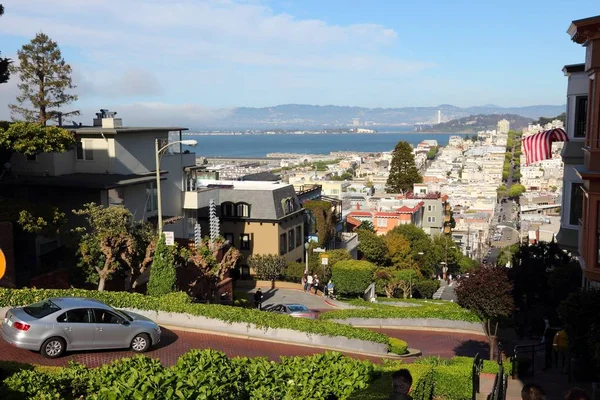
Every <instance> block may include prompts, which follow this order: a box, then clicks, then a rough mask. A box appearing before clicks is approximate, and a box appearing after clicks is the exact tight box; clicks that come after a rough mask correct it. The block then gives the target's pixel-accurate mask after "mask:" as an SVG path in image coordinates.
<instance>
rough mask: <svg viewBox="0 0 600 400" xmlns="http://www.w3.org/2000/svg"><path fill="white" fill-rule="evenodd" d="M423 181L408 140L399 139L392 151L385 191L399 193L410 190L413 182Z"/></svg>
mask: <svg viewBox="0 0 600 400" xmlns="http://www.w3.org/2000/svg"><path fill="white" fill-rule="evenodd" d="M421 182H423V177H422V176H421V174H419V170H418V169H417V167H416V166H415V156H414V154H413V153H412V147H411V146H410V144H409V143H408V142H403V141H400V142H398V144H397V145H396V148H394V152H393V153H392V164H391V167H390V175H389V177H388V180H387V183H386V187H385V191H386V192H388V193H400V192H407V191H412V189H413V185H414V184H415V183H421Z"/></svg>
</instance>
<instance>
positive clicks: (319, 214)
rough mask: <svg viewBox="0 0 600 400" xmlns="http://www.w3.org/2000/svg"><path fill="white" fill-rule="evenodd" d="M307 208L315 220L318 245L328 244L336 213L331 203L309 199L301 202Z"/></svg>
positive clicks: (333, 228) (332, 235)
mask: <svg viewBox="0 0 600 400" xmlns="http://www.w3.org/2000/svg"><path fill="white" fill-rule="evenodd" d="M303 206H304V208H305V209H307V210H309V211H310V212H311V214H312V216H313V217H314V218H315V220H316V222H317V234H318V236H319V240H318V243H317V244H318V245H319V247H324V246H328V245H329V244H330V243H331V240H333V237H334V233H335V223H336V219H337V215H336V213H335V209H334V207H333V204H331V203H330V202H329V201H324V200H311V201H307V202H305V203H304V204H303Z"/></svg>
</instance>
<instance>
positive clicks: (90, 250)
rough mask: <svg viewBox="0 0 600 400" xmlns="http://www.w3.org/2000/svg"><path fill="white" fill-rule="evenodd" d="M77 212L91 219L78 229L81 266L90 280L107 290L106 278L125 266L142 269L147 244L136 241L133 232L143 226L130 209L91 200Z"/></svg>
mask: <svg viewBox="0 0 600 400" xmlns="http://www.w3.org/2000/svg"><path fill="white" fill-rule="evenodd" d="M73 213H74V214H75V215H80V216H83V217H85V219H86V222H87V227H80V228H76V229H75V233H77V234H79V243H78V253H79V255H80V257H81V258H80V262H79V266H80V267H81V268H83V269H84V271H85V272H86V274H87V279H88V281H89V282H98V290H100V291H102V290H104V286H105V284H106V280H108V279H110V278H111V277H112V275H113V274H114V273H115V272H116V271H118V270H120V269H121V267H122V266H123V265H126V266H127V267H128V268H129V269H133V270H136V269H137V268H138V265H139V263H138V261H139V259H140V258H139V255H140V253H142V252H141V249H143V252H144V254H145V251H146V247H145V246H144V244H143V243H139V242H137V241H136V235H135V234H134V233H133V232H135V231H136V230H138V229H140V228H141V227H140V225H139V223H136V222H135V221H134V220H133V216H132V214H131V212H130V211H129V210H127V209H126V208H124V207H103V206H101V205H96V204H94V203H88V204H84V208H83V209H80V210H73Z"/></svg>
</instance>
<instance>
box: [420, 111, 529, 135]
mask: <svg viewBox="0 0 600 400" xmlns="http://www.w3.org/2000/svg"><path fill="white" fill-rule="evenodd" d="M501 119H506V120H508V121H509V122H510V128H511V129H515V130H521V129H523V128H526V127H527V125H529V124H530V123H531V122H533V119H532V118H526V117H522V116H520V115H516V114H482V115H471V116H469V117H463V118H458V119H453V120H451V121H448V122H443V123H441V124H436V125H433V126H432V127H431V128H430V129H427V132H466V133H471V132H477V131H482V130H488V129H496V127H497V125H498V121H500V120H501Z"/></svg>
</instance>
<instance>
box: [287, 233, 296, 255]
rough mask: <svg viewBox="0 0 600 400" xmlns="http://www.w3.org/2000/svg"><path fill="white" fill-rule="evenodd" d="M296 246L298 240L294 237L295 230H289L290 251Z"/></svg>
mask: <svg viewBox="0 0 600 400" xmlns="http://www.w3.org/2000/svg"><path fill="white" fill-rule="evenodd" d="M295 248H296V240H295V238H294V230H293V229H290V230H289V231H288V251H292V250H294V249H295Z"/></svg>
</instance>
